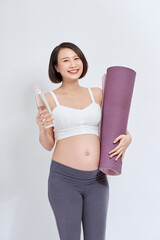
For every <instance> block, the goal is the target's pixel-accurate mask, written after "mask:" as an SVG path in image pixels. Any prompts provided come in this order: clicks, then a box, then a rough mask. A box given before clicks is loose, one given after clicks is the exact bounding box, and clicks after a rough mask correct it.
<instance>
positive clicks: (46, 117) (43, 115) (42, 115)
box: [36, 109, 54, 129]
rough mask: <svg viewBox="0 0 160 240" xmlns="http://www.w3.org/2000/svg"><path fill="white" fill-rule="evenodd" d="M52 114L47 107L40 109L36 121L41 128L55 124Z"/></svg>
mask: <svg viewBox="0 0 160 240" xmlns="http://www.w3.org/2000/svg"><path fill="white" fill-rule="evenodd" d="M51 116H52V114H49V112H48V110H47V109H44V110H40V111H39V112H38V114H37V117H36V122H37V124H38V126H39V128H40V129H46V127H47V126H49V125H50V124H53V120H54V118H51Z"/></svg>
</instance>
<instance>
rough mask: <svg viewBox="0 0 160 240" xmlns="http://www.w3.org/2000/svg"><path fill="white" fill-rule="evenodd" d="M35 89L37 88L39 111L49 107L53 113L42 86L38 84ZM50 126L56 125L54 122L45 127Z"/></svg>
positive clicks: (36, 95) (36, 97)
mask: <svg viewBox="0 0 160 240" xmlns="http://www.w3.org/2000/svg"><path fill="white" fill-rule="evenodd" d="M34 90H35V99H36V104H37V108H38V111H42V110H44V109H47V110H48V112H49V113H50V114H51V113H52V112H51V109H50V107H49V104H48V102H47V100H46V98H45V96H44V94H43V92H42V91H41V89H40V87H39V86H38V85H35V86H34ZM50 127H54V124H50V125H48V126H46V127H45V128H50Z"/></svg>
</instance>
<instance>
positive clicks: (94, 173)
mask: <svg viewBox="0 0 160 240" xmlns="http://www.w3.org/2000/svg"><path fill="white" fill-rule="evenodd" d="M50 171H51V172H52V171H53V172H57V173H59V174H63V175H66V176H67V175H68V176H72V177H75V178H78V179H91V178H97V177H102V176H106V175H105V174H104V173H103V172H102V171H100V170H99V169H96V170H89V171H88V170H80V169H76V168H72V167H70V166H67V165H64V164H62V163H59V162H57V161H55V160H51V166H50Z"/></svg>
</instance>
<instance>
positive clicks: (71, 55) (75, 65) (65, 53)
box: [55, 48, 83, 80]
mask: <svg viewBox="0 0 160 240" xmlns="http://www.w3.org/2000/svg"><path fill="white" fill-rule="evenodd" d="M55 69H56V71H57V72H60V74H61V75H62V78H63V80H64V79H79V77H80V76H81V74H82V72H83V62H82V60H81V59H80V58H79V56H78V55H77V53H76V52H74V51H73V50H72V49H70V48H62V49H60V51H59V53H58V66H56V65H55ZM72 70H76V71H73V72H71V71H72Z"/></svg>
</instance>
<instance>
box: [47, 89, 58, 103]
mask: <svg viewBox="0 0 160 240" xmlns="http://www.w3.org/2000/svg"><path fill="white" fill-rule="evenodd" d="M49 92H50V93H51V94H52V97H53V98H54V101H55V102H56V104H57V106H58V105H60V104H59V102H58V99H57V97H56V95H55V93H54V92H53V91H49Z"/></svg>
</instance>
